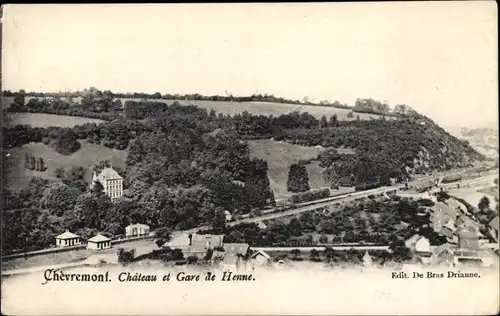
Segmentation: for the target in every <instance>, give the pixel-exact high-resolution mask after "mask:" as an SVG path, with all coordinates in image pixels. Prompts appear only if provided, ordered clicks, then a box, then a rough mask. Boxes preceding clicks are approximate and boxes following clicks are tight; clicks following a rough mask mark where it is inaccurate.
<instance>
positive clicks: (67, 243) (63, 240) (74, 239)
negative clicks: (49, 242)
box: [56, 230, 82, 247]
mask: <svg viewBox="0 0 500 316" xmlns="http://www.w3.org/2000/svg"><path fill="white" fill-rule="evenodd" d="M81 244H82V241H81V238H80V236H78V235H76V234H73V233H72V232H70V231H69V230H66V231H65V232H64V233H62V234H60V235H58V236H56V246H57V247H71V246H78V245H81Z"/></svg>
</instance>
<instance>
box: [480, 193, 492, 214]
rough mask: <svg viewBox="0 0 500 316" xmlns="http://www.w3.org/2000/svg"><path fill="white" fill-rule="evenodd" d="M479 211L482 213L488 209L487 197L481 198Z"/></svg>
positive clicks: (488, 201) (488, 200)
mask: <svg viewBox="0 0 500 316" xmlns="http://www.w3.org/2000/svg"><path fill="white" fill-rule="evenodd" d="M478 207H479V209H480V210H481V211H482V212H484V211H488V210H489V209H490V199H488V197H487V196H483V197H482V198H481V200H479V204H478Z"/></svg>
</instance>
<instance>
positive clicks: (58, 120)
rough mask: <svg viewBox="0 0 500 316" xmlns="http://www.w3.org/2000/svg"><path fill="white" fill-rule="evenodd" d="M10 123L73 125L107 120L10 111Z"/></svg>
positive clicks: (47, 125)
mask: <svg viewBox="0 0 500 316" xmlns="http://www.w3.org/2000/svg"><path fill="white" fill-rule="evenodd" d="M8 116H9V117H8V124H9V125H30V126H32V127H49V126H58V127H73V126H75V125H82V124H85V123H96V124H99V123H104V122H105V121H103V120H100V119H94V118H87V117H79V116H68V115H55V114H45V113H8Z"/></svg>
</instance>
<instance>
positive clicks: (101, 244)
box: [87, 234, 111, 250]
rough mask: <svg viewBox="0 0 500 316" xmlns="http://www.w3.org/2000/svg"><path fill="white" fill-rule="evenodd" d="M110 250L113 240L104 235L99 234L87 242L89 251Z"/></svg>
mask: <svg viewBox="0 0 500 316" xmlns="http://www.w3.org/2000/svg"><path fill="white" fill-rule="evenodd" d="M109 248H111V239H109V238H108V237H106V236H104V235H101V234H98V235H95V236H94V237H92V238H90V239H89V240H87V249H90V250H102V249H109Z"/></svg>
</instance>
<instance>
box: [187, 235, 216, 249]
mask: <svg viewBox="0 0 500 316" xmlns="http://www.w3.org/2000/svg"><path fill="white" fill-rule="evenodd" d="M223 240H224V235H198V234H193V237H192V241H191V245H193V246H195V245H203V247H206V246H208V247H212V248H217V247H222V245H223Z"/></svg>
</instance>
